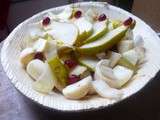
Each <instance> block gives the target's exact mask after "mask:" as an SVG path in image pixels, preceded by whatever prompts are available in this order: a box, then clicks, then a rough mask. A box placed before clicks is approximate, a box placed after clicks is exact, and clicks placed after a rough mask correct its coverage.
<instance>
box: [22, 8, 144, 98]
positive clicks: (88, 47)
mask: <svg viewBox="0 0 160 120" xmlns="http://www.w3.org/2000/svg"><path fill="white" fill-rule="evenodd" d="M135 25H136V20H134V19H133V18H132V17H130V16H128V18H127V19H125V20H120V19H111V18H110V17H109V16H108V15H107V14H106V13H105V12H98V10H97V9H96V8H93V7H89V8H88V9H86V10H84V9H82V8H81V7H78V6H77V7H75V6H67V7H65V8H64V9H63V11H61V12H59V13H56V14H55V13H53V12H48V13H46V14H45V15H44V16H43V18H42V19H41V20H39V21H36V22H34V23H31V24H28V27H27V30H28V32H27V35H28V36H29V37H28V39H27V40H26V43H27V45H26V47H25V48H24V49H23V50H22V51H21V53H20V55H19V61H20V63H21V65H22V67H23V69H25V71H26V73H27V74H28V75H29V76H30V77H31V78H32V79H33V82H32V88H33V89H34V90H35V91H37V92H40V93H44V94H50V93H51V92H57V91H59V92H60V94H62V95H64V97H65V98H67V99H73V100H79V99H82V100H83V98H85V97H86V96H92V95H96V94H97V95H99V96H101V97H103V98H105V99H114V100H120V99H121V98H122V97H123V91H122V88H123V87H124V86H127V84H128V82H129V81H130V80H131V79H132V78H133V76H134V75H135V74H136V73H137V71H138V69H139V67H140V65H141V64H143V61H144V57H145V48H144V46H143V37H142V36H141V34H139V35H137V36H136V37H134V35H133V29H134V27H135Z"/></svg>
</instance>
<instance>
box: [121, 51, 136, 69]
mask: <svg viewBox="0 0 160 120" xmlns="http://www.w3.org/2000/svg"><path fill="white" fill-rule="evenodd" d="M122 56H123V57H124V58H125V59H126V60H128V61H129V62H130V63H132V64H133V65H134V66H135V65H136V64H137V62H138V53H137V52H136V50H135V49H131V50H129V51H127V52H124V53H123V54H122Z"/></svg>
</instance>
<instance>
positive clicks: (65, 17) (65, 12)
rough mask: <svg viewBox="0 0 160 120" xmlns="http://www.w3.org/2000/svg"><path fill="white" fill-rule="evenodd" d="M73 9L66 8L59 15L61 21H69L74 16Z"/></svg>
mask: <svg viewBox="0 0 160 120" xmlns="http://www.w3.org/2000/svg"><path fill="white" fill-rule="evenodd" d="M72 12H73V9H72V8H71V7H65V9H64V10H63V11H62V12H61V13H59V14H58V15H57V17H58V18H59V19H61V20H68V19H70V18H71V16H72Z"/></svg>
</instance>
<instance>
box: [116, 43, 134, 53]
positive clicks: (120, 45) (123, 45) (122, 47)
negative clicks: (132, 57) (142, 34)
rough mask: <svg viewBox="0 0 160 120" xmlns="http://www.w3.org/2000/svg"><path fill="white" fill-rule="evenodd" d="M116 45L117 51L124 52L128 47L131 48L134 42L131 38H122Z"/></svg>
mask: <svg viewBox="0 0 160 120" xmlns="http://www.w3.org/2000/svg"><path fill="white" fill-rule="evenodd" d="M117 47H118V52H119V53H124V52H126V51H128V50H130V49H133V47H134V42H133V40H122V41H120V42H119V43H118V45H117Z"/></svg>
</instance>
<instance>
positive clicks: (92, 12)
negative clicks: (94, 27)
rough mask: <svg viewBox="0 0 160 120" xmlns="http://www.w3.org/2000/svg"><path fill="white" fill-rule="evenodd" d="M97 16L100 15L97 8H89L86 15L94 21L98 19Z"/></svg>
mask: <svg viewBox="0 0 160 120" xmlns="http://www.w3.org/2000/svg"><path fill="white" fill-rule="evenodd" d="M97 16H98V12H97V10H96V9H95V8H89V9H88V10H87V11H86V12H85V17H86V18H87V19H88V20H89V21H90V22H92V23H93V22H94V21H95V20H96V19H97Z"/></svg>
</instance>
